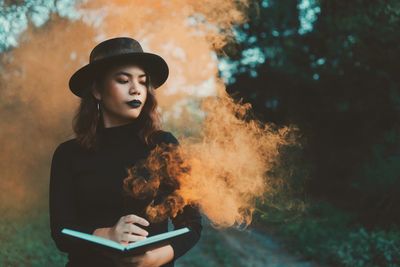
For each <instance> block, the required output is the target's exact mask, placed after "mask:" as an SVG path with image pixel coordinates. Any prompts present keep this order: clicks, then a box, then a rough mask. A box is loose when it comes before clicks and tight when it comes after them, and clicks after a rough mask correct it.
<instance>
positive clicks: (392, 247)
mask: <svg viewBox="0 0 400 267" xmlns="http://www.w3.org/2000/svg"><path fill="white" fill-rule="evenodd" d="M331 246H332V250H333V251H336V253H335V256H336V257H337V259H338V261H339V262H340V263H342V264H343V265H345V266H352V267H363V266H371V267H372V266H374V267H375V266H376V267H380V266H388V267H395V266H399V265H400V232H399V231H389V232H385V231H370V232H368V231H367V230H365V229H364V228H359V229H358V230H355V231H352V232H350V233H349V234H348V235H347V236H346V237H345V239H344V240H343V241H342V242H341V243H337V244H332V245H331Z"/></svg>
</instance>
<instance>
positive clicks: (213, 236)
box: [175, 224, 319, 267]
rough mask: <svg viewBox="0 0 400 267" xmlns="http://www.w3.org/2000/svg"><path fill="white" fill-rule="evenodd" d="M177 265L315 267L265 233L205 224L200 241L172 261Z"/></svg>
mask: <svg viewBox="0 0 400 267" xmlns="http://www.w3.org/2000/svg"><path fill="white" fill-rule="evenodd" d="M175 265H176V266H177V267H187V266H193V267H197V266H198V267H200V266H209V267H222V266H229V267H231V266H232V267H242V266H243V267H244V266H245V267H259V266H260V267H261V266H262V267H284V266H285V267H286V266H287V267H317V266H319V265H317V264H316V263H313V262H310V261H306V260H304V259H302V258H301V257H297V256H293V255H292V254H290V253H289V252H288V251H287V250H285V248H284V247H283V246H282V244H281V243H280V242H279V241H278V240H276V239H275V238H273V237H272V236H271V235H269V234H268V233H266V232H264V231H261V230H256V229H254V228H252V227H249V228H248V229H246V230H235V229H228V230H220V229H219V230H216V229H214V228H213V227H211V226H210V225H209V224H207V225H206V226H205V227H204V229H203V233H202V237H201V239H200V241H199V243H198V244H197V245H196V246H195V247H194V248H193V249H192V250H190V251H189V252H188V253H187V254H186V255H184V256H183V257H181V258H180V259H179V260H178V261H177V262H176V264H175Z"/></svg>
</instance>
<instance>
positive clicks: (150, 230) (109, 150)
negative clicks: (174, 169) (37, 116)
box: [50, 37, 202, 266]
mask: <svg viewBox="0 0 400 267" xmlns="http://www.w3.org/2000/svg"><path fill="white" fill-rule="evenodd" d="M167 77H168V66H167V64H166V62H165V61H164V60H163V59H162V58H161V57H160V56H158V55H155V54H150V53H145V52H143V50H142V48H141V46H140V44H139V43H138V42H137V41H136V40H134V39H131V38H126V37H120V38H113V39H109V40H106V41H104V42H102V43H100V44H98V45H97V46H96V47H95V48H94V49H93V50H92V52H91V54H90V60H89V64H87V65H86V66H84V67H82V68H81V69H79V70H78V71H77V72H75V73H74V74H73V75H72V77H71V79H70V81H69V86H70V89H71V91H72V92H73V93H74V94H75V95H77V96H79V97H80V98H81V104H80V107H79V110H78V112H77V114H76V117H75V120H74V132H75V134H76V138H74V139H71V140H68V141H66V142H64V143H62V144H60V145H59V146H58V147H57V149H56V150H55V152H54V155H53V160H52V165H51V173H50V225H51V235H52V238H53V239H54V241H55V243H56V245H57V247H58V248H59V250H61V251H63V252H67V253H68V259H69V261H68V263H67V266H161V265H162V266H173V264H174V260H176V259H177V258H179V257H180V256H182V255H183V254H184V253H186V252H187V251H188V250H189V249H190V248H192V247H193V246H194V245H195V243H196V242H197V241H198V240H199V238H200V234H201V229H202V226H201V216H200V213H199V210H198V209H197V207H194V206H191V205H187V206H185V207H184V209H183V210H182V211H181V212H180V213H178V215H177V216H176V217H174V218H171V220H172V223H173V224H174V227H175V229H177V228H181V227H184V226H185V227H189V228H190V229H191V231H190V234H189V235H186V236H185V237H182V238H181V239H178V240H177V241H173V242H171V243H170V244H169V245H166V246H163V247H161V248H158V249H154V250H151V251H148V252H146V253H145V254H143V255H139V256H135V257H128V258H115V257H110V256H108V255H103V254H100V253H98V252H96V251H91V250H87V249H86V248H84V247H81V246H79V245H77V244H76V243H74V241H72V240H69V239H68V238H66V237H65V236H63V235H62V234H61V230H62V229H63V228H70V229H75V230H78V231H82V232H86V233H90V234H93V235H97V236H101V237H105V238H108V239H111V240H114V241H116V242H119V243H122V244H128V243H130V242H135V241H138V240H142V239H145V238H146V237H147V236H152V235H155V234H159V233H163V232H166V231H168V221H167V220H163V221H161V222H157V223H151V222H149V221H148V220H147V219H146V213H145V209H146V207H147V206H148V205H149V203H152V201H154V200H156V201H157V199H158V201H159V200H160V199H163V198H164V197H165V196H166V195H168V194H169V193H171V192H173V190H175V189H176V188H168V187H167V186H164V187H163V185H162V184H161V186H160V190H159V193H158V194H157V196H156V197H155V198H153V199H151V198H147V199H146V198H144V199H143V198H141V199H134V198H132V197H130V196H127V194H125V193H124V190H123V184H124V178H125V177H127V169H128V168H129V167H132V166H134V165H135V164H137V163H138V162H140V161H142V160H143V159H145V158H146V157H147V156H148V155H149V153H150V151H151V150H152V149H154V148H155V147H156V146H157V145H161V144H167V145H168V144H170V145H177V144H178V141H177V140H176V138H175V137H174V136H173V135H172V134H171V133H169V132H165V131H161V130H160V127H159V118H158V116H157V113H156V109H157V102H156V98H155V95H154V90H155V89H156V88H158V87H159V86H161V85H162V84H163V83H164V82H165V81H166V79H167Z"/></svg>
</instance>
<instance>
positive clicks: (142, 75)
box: [114, 71, 147, 78]
mask: <svg viewBox="0 0 400 267" xmlns="http://www.w3.org/2000/svg"><path fill="white" fill-rule="evenodd" d="M118 75H126V76H129V77H132V76H133V75H132V74H130V73H129V72H125V71H118V72H116V73H115V74H114V76H118ZM138 76H139V78H142V77H147V75H146V73H143V74H139V75H138Z"/></svg>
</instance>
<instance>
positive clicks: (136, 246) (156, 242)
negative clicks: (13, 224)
mask: <svg viewBox="0 0 400 267" xmlns="http://www.w3.org/2000/svg"><path fill="white" fill-rule="evenodd" d="M189 231H190V230H189V228H187V227H185V228H181V229H178V230H174V231H170V232H166V233H163V234H159V235H154V236H150V237H148V238H146V239H144V240H141V241H137V242H134V243H130V244H129V245H126V246H124V245H121V244H119V243H117V242H115V241H112V240H109V239H106V238H102V237H99V236H95V235H90V234H86V233H82V232H79V231H75V230H71V229H67V228H64V229H63V230H62V231H61V232H62V233H63V234H65V235H68V236H70V237H72V238H74V239H75V240H77V242H84V243H85V244H86V245H87V246H89V247H93V248H95V249H101V250H103V251H109V252H114V253H117V254H120V255H137V254H142V253H144V252H146V251H147V250H151V249H155V248H158V247H162V246H164V245H167V244H169V243H170V242H171V241H172V240H174V239H176V238H178V237H181V236H183V235H186V234H187V233H189Z"/></svg>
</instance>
